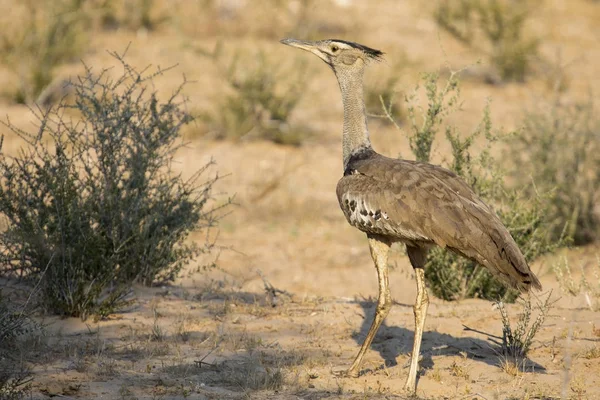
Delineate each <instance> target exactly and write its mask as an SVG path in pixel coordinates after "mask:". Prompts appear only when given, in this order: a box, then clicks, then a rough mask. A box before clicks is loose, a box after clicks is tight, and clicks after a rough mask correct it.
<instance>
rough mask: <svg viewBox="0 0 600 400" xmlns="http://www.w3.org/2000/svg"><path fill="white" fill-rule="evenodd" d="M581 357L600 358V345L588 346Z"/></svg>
mask: <svg viewBox="0 0 600 400" xmlns="http://www.w3.org/2000/svg"><path fill="white" fill-rule="evenodd" d="M579 357H583V358H585V359H587V360H591V359H594V358H600V347H598V346H596V345H593V346H591V347H588V348H587V349H585V350H584V351H582V352H581V353H580V354H579Z"/></svg>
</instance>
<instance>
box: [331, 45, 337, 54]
mask: <svg viewBox="0 0 600 400" xmlns="http://www.w3.org/2000/svg"><path fill="white" fill-rule="evenodd" d="M338 50H339V47H337V46H336V45H333V46H331V51H332V52H333V53H335V52H336V51H338Z"/></svg>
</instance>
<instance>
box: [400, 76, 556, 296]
mask: <svg viewBox="0 0 600 400" xmlns="http://www.w3.org/2000/svg"><path fill="white" fill-rule="evenodd" d="M459 72H460V71H458V72H452V73H451V74H450V76H449V77H448V78H447V79H446V81H445V82H441V83H440V82H439V76H438V74H433V73H432V74H425V75H423V77H422V80H423V87H422V88H421V87H419V86H417V87H416V88H415V91H414V92H413V93H412V94H410V95H408V96H407V97H406V103H407V106H406V109H407V111H408V126H407V128H406V133H405V134H406V135H407V136H408V139H409V144H410V149H411V152H412V155H413V156H414V158H415V159H416V160H417V161H422V162H432V159H433V158H434V157H435V156H437V154H433V153H432V149H433V145H434V142H435V141H436V140H438V141H439V140H440V138H439V136H441V135H440V133H441V132H444V133H445V134H444V135H443V136H442V137H443V138H444V139H445V141H446V144H447V145H449V146H450V149H451V157H450V158H449V159H445V160H443V162H442V165H443V166H445V167H447V168H448V169H450V170H452V171H454V172H455V173H456V175H458V176H459V177H461V178H462V179H464V181H465V182H466V183H467V184H468V185H469V186H470V187H472V188H473V190H474V191H475V193H476V194H477V195H479V196H480V197H481V198H482V199H483V200H484V201H485V202H486V203H487V204H488V205H490V206H491V207H492V208H493V209H494V211H495V212H496V213H497V214H498V216H499V217H500V219H501V220H502V222H503V223H504V225H505V226H506V227H507V229H508V230H509V232H510V233H511V235H512V236H513V238H514V239H515V241H516V243H517V245H519V247H520V248H521V251H522V252H523V254H524V256H525V258H526V259H527V261H528V262H531V261H532V260H534V259H536V258H537V257H539V256H540V255H542V254H544V253H547V252H550V251H552V250H554V249H555V248H557V247H558V246H561V245H564V244H565V243H566V238H565V237H559V238H555V237H553V236H552V232H553V229H554V222H553V221H552V220H551V219H550V218H549V217H548V213H547V210H548V207H550V199H551V195H550V194H539V193H538V192H535V193H533V194H530V193H529V192H527V193H525V192H524V191H523V190H522V189H521V190H513V189H510V188H509V187H507V186H506V184H505V182H504V177H505V171H503V170H502V169H501V168H500V166H499V164H498V162H497V161H496V160H495V159H494V157H493V156H492V149H493V148H494V146H499V145H500V144H501V142H502V141H504V140H508V139H509V138H511V137H512V136H514V135H507V134H503V133H502V132H498V131H496V130H494V129H493V127H492V121H491V116H490V105H489V102H488V103H487V104H486V106H485V108H484V111H483V116H482V119H481V121H480V123H479V124H478V125H477V126H476V127H475V129H474V130H473V131H472V132H471V133H466V134H465V133H463V132H460V131H459V130H458V129H457V128H456V127H455V126H452V125H449V124H447V123H446V119H447V117H448V116H449V115H450V114H452V113H456V112H458V111H460V104H461V103H460V85H459V83H460V82H459V78H458V74H459ZM421 91H423V92H424V93H425V97H426V99H427V107H426V108H421V107H420V106H418V104H419V94H420V93H421ZM389 118H390V120H392V121H394V119H393V115H389ZM395 126H396V127H397V128H398V129H399V130H400V131H402V129H401V128H400V127H399V126H398V125H397V124H395ZM476 142H477V143H478V145H479V147H480V149H477V150H475V149H474V148H473V147H474V146H473V145H474V144H475V143H476ZM425 270H426V274H425V278H426V279H427V282H428V286H429V287H430V288H431V290H432V292H433V294H434V295H435V296H437V297H440V298H442V299H444V300H457V299H463V298H469V297H481V298H486V299H490V300H497V299H499V298H502V299H503V300H504V301H507V302H514V300H515V299H516V298H517V296H518V293H517V292H516V291H515V290H513V289H508V288H507V287H506V286H505V285H504V284H503V283H502V282H500V281H498V280H497V279H496V278H494V277H493V276H492V275H491V273H490V272H488V270H487V269H486V268H485V267H482V266H480V265H478V264H477V263H475V262H473V261H471V260H468V259H466V258H463V257H459V256H457V255H455V254H454V253H451V252H449V251H447V250H444V249H441V248H438V247H435V248H433V249H432V250H431V251H430V252H429V255H428V259H427V264H426V266H425Z"/></svg>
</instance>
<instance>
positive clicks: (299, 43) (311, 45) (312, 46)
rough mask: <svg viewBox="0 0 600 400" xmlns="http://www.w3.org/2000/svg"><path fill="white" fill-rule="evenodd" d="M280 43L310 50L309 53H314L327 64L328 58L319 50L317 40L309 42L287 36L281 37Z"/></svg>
mask: <svg viewBox="0 0 600 400" xmlns="http://www.w3.org/2000/svg"><path fill="white" fill-rule="evenodd" d="M281 43H283V44H287V45H288V46H292V47H297V48H299V49H302V50H306V51H310V52H311V53H313V54H314V55H316V56H317V57H319V58H320V59H321V60H323V61H325V62H326V63H327V64H329V58H328V57H327V55H326V54H325V53H323V52H322V51H321V50H319V47H318V45H317V42H309V41H305V40H297V39H290V38H288V39H282V40H281Z"/></svg>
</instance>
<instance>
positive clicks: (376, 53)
mask: <svg viewBox="0 0 600 400" xmlns="http://www.w3.org/2000/svg"><path fill="white" fill-rule="evenodd" d="M331 41H332V42H340V43H344V44H347V45H348V46H352V47H354V48H355V49H359V50H362V51H363V52H364V53H365V54H366V55H367V56H369V58H370V59H373V60H376V61H379V60H381V59H382V58H383V55H384V54H385V53H384V52H383V51H381V50H376V49H372V48H371V47H367V46H365V45H363V44H359V43H355V42H349V41H347V40H340V39H331Z"/></svg>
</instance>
